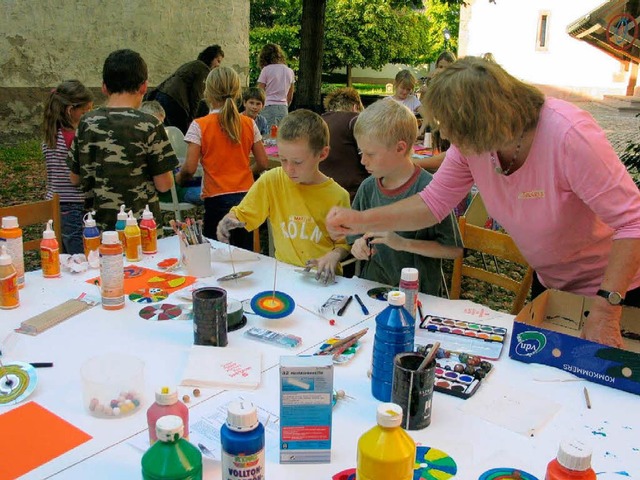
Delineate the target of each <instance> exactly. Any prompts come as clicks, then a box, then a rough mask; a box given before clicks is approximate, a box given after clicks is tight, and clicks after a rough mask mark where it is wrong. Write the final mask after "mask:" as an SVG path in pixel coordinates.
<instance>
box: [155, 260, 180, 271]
mask: <svg viewBox="0 0 640 480" xmlns="http://www.w3.org/2000/svg"><path fill="white" fill-rule="evenodd" d="M177 266H178V259H177V258H166V259H164V260H162V261H161V262H158V268H161V269H162V270H173V269H174V268H175V267H177Z"/></svg>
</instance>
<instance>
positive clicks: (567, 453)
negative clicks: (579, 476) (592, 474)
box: [557, 439, 591, 472]
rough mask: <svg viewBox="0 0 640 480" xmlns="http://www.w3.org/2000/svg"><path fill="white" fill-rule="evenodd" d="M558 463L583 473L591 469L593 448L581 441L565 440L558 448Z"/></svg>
mask: <svg viewBox="0 0 640 480" xmlns="http://www.w3.org/2000/svg"><path fill="white" fill-rule="evenodd" d="M557 458H558V463H559V464H560V465H562V466H563V467H565V468H567V469H569V470H574V471H576V472H583V471H585V470H589V469H590V468H591V448H590V447H589V446H588V445H586V444H585V443H583V442H581V441H580V440H576V439H572V440H563V441H562V442H560V448H558V457H557Z"/></svg>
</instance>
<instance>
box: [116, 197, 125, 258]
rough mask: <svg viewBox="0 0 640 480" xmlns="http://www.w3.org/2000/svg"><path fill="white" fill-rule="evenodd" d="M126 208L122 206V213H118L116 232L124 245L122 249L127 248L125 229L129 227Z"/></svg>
mask: <svg viewBox="0 0 640 480" xmlns="http://www.w3.org/2000/svg"><path fill="white" fill-rule="evenodd" d="M125 208H126V207H125V206H124V205H120V211H119V212H118V215H117V217H116V218H117V219H116V232H118V238H119V239H120V243H121V244H122V248H125V245H126V243H125V236H124V229H125V227H126V226H127V212H125V211H124V210H125Z"/></svg>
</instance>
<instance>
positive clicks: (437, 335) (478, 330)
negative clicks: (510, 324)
mask: <svg viewBox="0 0 640 480" xmlns="http://www.w3.org/2000/svg"><path fill="white" fill-rule="evenodd" d="M417 335H418V336H419V337H423V338H425V339H426V340H428V341H429V343H434V342H436V341H438V342H440V344H441V345H442V347H443V348H444V349H445V350H451V351H454V352H467V353H468V354H470V355H475V356H478V357H482V358H487V359H490V360H497V359H498V358H500V354H501V353H502V347H503V345H504V342H505V337H506V335H507V329H506V328H504V327H497V326H494V325H487V324H484V323H477V322H467V321H464V320H454V319H451V318H444V317H438V316H435V315H427V316H425V317H424V318H423V319H422V321H421V322H420V328H419V329H418V332H417Z"/></svg>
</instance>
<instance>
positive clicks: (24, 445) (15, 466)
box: [0, 402, 92, 480]
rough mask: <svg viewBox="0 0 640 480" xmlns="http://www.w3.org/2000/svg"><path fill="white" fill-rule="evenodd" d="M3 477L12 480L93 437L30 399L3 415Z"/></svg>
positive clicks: (0, 466)
mask: <svg viewBox="0 0 640 480" xmlns="http://www.w3.org/2000/svg"><path fill="white" fill-rule="evenodd" d="M0 432H2V435H0V452H2V458H3V459H4V461H3V462H2V463H1V464H0V480H12V479H15V478H18V477H19V476H21V475H24V474H25V473H27V472H30V471H31V470H33V469H34V468H37V467H39V466H40V465H43V464H45V463H47V462H49V461H51V460H53V459H54V458H56V457H59V456H60V455H62V454H63V453H66V452H68V451H69V450H71V449H73V448H75V447H77V446H78V445H81V444H83V443H84V442H86V441H88V440H91V438H92V437H91V436H90V435H88V434H86V433H85V432H83V431H82V430H80V429H78V428H76V427H74V426H73V425H71V424H70V423H68V422H67V421H66V420H63V419H62V418H60V417H58V416H57V415H54V414H53V413H51V412H50V411H49V410H47V409H46V408H43V407H41V406H40V405H38V404H37V403H36V402H29V403H27V404H25V405H22V406H20V407H17V408H15V409H13V410H11V411H9V412H7V413H5V414H2V415H0Z"/></svg>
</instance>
